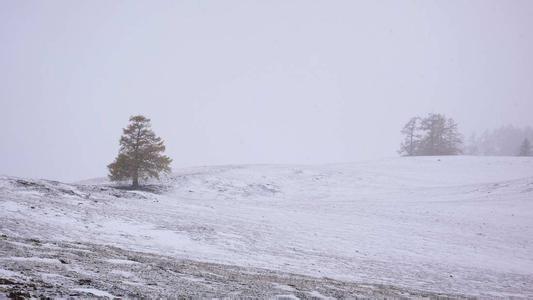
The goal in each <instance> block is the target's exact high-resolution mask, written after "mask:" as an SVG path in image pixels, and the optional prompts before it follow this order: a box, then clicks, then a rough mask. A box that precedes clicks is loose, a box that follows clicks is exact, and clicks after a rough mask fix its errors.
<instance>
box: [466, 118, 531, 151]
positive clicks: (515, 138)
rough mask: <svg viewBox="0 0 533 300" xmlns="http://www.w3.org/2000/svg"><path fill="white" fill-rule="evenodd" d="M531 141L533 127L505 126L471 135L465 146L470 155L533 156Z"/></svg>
mask: <svg viewBox="0 0 533 300" xmlns="http://www.w3.org/2000/svg"><path fill="white" fill-rule="evenodd" d="M531 141H533V128H531V127H525V128H517V127H514V126H511V125H509V126H503V127H500V128H498V129H495V130H492V131H489V130H486V131H485V132H483V134H481V135H479V136H478V135H476V134H473V135H471V136H470V138H469V139H468V142H467V146H466V147H465V153H466V154H470V155H498V156H499V155H505V156H509V155H519V156H533V151H532V147H531Z"/></svg>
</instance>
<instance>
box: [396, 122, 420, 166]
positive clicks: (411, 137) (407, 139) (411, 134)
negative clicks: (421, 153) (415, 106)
mask: <svg viewBox="0 0 533 300" xmlns="http://www.w3.org/2000/svg"><path fill="white" fill-rule="evenodd" d="M419 123H420V118H419V117H413V118H411V120H409V122H407V124H405V126H404V127H403V129H402V131H401V133H402V134H403V135H404V140H403V142H402V144H401V145H400V150H398V153H400V155H403V156H413V155H416V152H417V146H418V139H419V138H420V134H419V132H418V130H419V128H418V126H419Z"/></svg>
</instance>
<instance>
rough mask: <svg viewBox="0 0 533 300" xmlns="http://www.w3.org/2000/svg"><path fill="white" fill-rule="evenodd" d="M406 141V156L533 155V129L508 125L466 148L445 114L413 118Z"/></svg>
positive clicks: (402, 152) (472, 139) (402, 151)
mask: <svg viewBox="0 0 533 300" xmlns="http://www.w3.org/2000/svg"><path fill="white" fill-rule="evenodd" d="M401 133H402V134H403V136H404V139H403V141H402V143H401V145H400V150H399V151H398V152H399V153H400V155H403V156H424V155H458V154H468V155H501V156H533V146H532V145H531V141H533V129H532V128H531V127H525V128H516V127H513V126H504V127H501V128H498V129H495V130H493V131H488V130H487V131H485V132H484V133H483V134H482V135H481V136H477V135H472V136H470V138H469V139H468V142H467V143H466V145H465V144H464V142H463V136H462V135H461V133H459V130H458V126H457V123H456V122H455V121H454V120H453V119H452V118H447V117H446V116H445V115H442V114H433V113H432V114H429V115H428V116H427V117H425V118H421V117H413V118H411V120H409V122H407V124H405V126H404V127H403V129H402V131H401Z"/></svg>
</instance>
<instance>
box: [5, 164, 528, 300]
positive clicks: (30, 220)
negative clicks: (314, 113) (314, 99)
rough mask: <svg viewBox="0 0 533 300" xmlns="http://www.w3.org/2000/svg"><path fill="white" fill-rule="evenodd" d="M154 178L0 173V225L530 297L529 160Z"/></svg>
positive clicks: (19, 232)
mask: <svg viewBox="0 0 533 300" xmlns="http://www.w3.org/2000/svg"><path fill="white" fill-rule="evenodd" d="M167 184H168V186H167V187H166V188H164V189H162V192H161V194H154V193H148V192H134V191H124V190H117V189H114V188H112V187H108V186H106V185H105V184H101V185H89V184H63V183H57V182H50V181H44V180H26V179H20V178H13V177H0V201H1V202H0V206H1V209H0V220H1V221H0V233H2V234H5V235H7V236H12V237H17V238H38V239H41V240H43V239H44V240H52V241H70V242H74V241H77V242H91V243H97V244H101V245H114V246H118V247H120V248H123V249H127V250H134V251H141V252H146V253H154V254H163V255H170V256H173V257H176V258H184V259H192V260H195V261H205V262H214V263H223V264H229V265H237V266H243V267H257V268H266V269H270V270H276V271H282V272H290V273H296V274H303V275H309V276H314V277H328V278H333V279H338V280H344V281H351V282H364V283H372V284H373V283H378V284H390V285H394V286H399V287H406V288H412V289H417V290H425V291H433V292H446V293H458V294H467V295H473V296H482V297H495V296H503V297H508V296H522V297H533V254H532V253H533V159H531V158H514V157H508V158H506V157H424V158H398V159H388V160H382V161H374V162H366V163H353V164H338V165H324V166H284V165H280V166H275V165H257V166H218V167H198V168H190V169H184V170H179V171H178V172H177V173H175V174H174V175H173V176H172V177H171V178H170V179H169V181H168V182H167ZM2 259H4V260H5V259H6V258H2ZM1 266H2V261H0V268H1ZM0 271H1V270H0ZM5 271H6V272H7V271H8V270H5Z"/></svg>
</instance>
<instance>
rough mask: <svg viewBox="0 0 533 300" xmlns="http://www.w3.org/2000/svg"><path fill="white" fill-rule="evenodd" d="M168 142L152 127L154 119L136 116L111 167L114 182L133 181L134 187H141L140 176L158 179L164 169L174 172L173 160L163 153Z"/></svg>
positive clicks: (166, 171) (132, 118)
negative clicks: (151, 123) (171, 166)
mask: <svg viewBox="0 0 533 300" xmlns="http://www.w3.org/2000/svg"><path fill="white" fill-rule="evenodd" d="M164 151H165V145H164V142H163V140H162V139H161V138H160V137H157V136H156V135H155V133H154V132H153V131H152V129H151V125H150V119H148V118H146V117H144V116H141V115H139V116H132V117H131V118H130V124H129V125H128V127H126V128H124V129H123V134H122V136H121V138H120V150H119V154H118V156H117V158H116V159H115V161H114V162H113V163H111V164H109V165H108V166H107V168H108V169H109V179H111V180H112V181H124V180H129V179H131V180H132V187H133V188H138V187H139V179H144V180H145V179H148V178H157V179H159V174H160V173H161V172H165V173H168V172H170V171H171V169H170V163H171V162H172V159H170V158H169V157H168V156H166V155H163V154H162V153H163V152H164Z"/></svg>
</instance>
